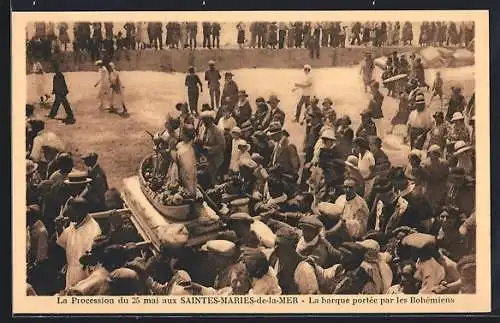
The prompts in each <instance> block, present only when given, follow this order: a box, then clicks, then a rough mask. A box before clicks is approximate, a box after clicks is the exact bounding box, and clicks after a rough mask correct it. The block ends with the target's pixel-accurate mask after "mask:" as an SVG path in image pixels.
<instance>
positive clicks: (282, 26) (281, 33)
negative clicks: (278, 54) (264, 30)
mask: <svg viewBox="0 0 500 323" xmlns="http://www.w3.org/2000/svg"><path fill="white" fill-rule="evenodd" d="M286 31H287V26H286V23H284V22H283V21H280V22H279V24H278V48H279V49H282V48H284V47H285V38H286Z"/></svg>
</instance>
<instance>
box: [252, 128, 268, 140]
mask: <svg viewBox="0 0 500 323" xmlns="http://www.w3.org/2000/svg"><path fill="white" fill-rule="evenodd" d="M253 135H254V137H255V138H257V139H263V138H266V133H265V132H264V131H261V130H257V131H255V132H254V133H253Z"/></svg>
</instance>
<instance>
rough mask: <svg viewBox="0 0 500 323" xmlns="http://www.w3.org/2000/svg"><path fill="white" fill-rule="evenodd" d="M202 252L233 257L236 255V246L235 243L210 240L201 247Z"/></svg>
mask: <svg viewBox="0 0 500 323" xmlns="http://www.w3.org/2000/svg"><path fill="white" fill-rule="evenodd" d="M201 251H205V252H210V253H212V254H217V255H220V256H224V257H232V256H234V255H235V253H236V245H235V244H234V242H231V241H228V240H209V241H207V242H206V243H205V244H204V245H203V246H201Z"/></svg>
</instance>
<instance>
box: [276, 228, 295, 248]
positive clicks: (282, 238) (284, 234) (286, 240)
mask: <svg viewBox="0 0 500 323" xmlns="http://www.w3.org/2000/svg"><path fill="white" fill-rule="evenodd" d="M275 235H276V244H278V245H285V244H287V245H289V246H295V245H297V243H298V242H299V238H300V237H299V234H298V233H297V232H296V231H295V230H294V229H293V228H291V227H281V228H279V229H278V230H277V231H276V233H275Z"/></svg>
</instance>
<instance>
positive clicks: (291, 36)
mask: <svg viewBox="0 0 500 323" xmlns="http://www.w3.org/2000/svg"><path fill="white" fill-rule="evenodd" d="M295 40H296V35H295V25H294V24H293V23H289V25H288V33H287V42H286V47H287V48H294V47H296V45H295Z"/></svg>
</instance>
